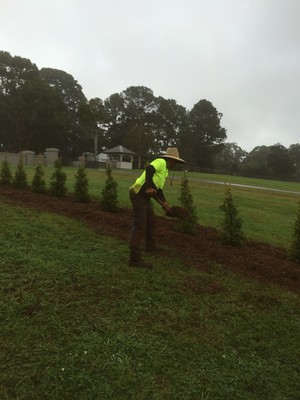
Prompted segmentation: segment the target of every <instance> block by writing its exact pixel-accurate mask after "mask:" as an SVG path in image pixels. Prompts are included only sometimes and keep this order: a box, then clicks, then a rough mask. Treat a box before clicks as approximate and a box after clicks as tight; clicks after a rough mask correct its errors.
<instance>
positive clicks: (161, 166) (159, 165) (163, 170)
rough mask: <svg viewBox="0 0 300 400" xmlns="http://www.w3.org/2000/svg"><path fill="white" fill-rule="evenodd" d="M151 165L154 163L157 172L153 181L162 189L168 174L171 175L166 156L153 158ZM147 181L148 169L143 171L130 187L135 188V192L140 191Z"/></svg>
mask: <svg viewBox="0 0 300 400" xmlns="http://www.w3.org/2000/svg"><path fill="white" fill-rule="evenodd" d="M150 165H153V167H154V168H155V171H156V172H155V173H154V175H153V178H152V180H153V183H154V185H155V186H156V188H157V189H162V188H163V187H164V184H165V181H166V179H167V176H168V175H169V170H168V168H167V162H166V160H165V159H164V158H156V159H155V160H153V161H152V162H151V163H150ZM145 181H146V171H144V172H143V173H142V175H141V176H140V177H139V178H137V180H136V181H135V182H134V184H133V185H132V186H131V187H130V189H133V190H134V192H135V193H138V192H139V191H140V190H141V187H142V186H143V184H144V183H145Z"/></svg>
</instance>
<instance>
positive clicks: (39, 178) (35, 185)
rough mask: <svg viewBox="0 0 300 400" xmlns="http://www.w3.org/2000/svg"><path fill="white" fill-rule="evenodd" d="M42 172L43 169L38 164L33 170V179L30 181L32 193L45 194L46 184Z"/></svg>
mask: <svg viewBox="0 0 300 400" xmlns="http://www.w3.org/2000/svg"><path fill="white" fill-rule="evenodd" d="M44 176H45V174H44V170H43V167H42V166H41V165H40V164H39V165H37V166H36V168H35V173H34V177H33V180H32V184H31V187H32V191H33V192H35V193H45V191H46V182H45V178H44Z"/></svg>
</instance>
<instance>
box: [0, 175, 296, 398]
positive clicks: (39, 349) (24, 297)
mask: <svg viewBox="0 0 300 400" xmlns="http://www.w3.org/2000/svg"><path fill="white" fill-rule="evenodd" d="M93 173H95V174H96V172H93ZM97 176H98V175H97ZM130 178H132V176H130ZM128 181H129V179H128ZM102 182H103V176H102ZM120 182H121V180H120ZM124 182H125V180H122V185H123V184H124V190H125V187H126V185H127V183H128V182H127V181H126V185H125V183H124ZM98 185H99V186H98ZM96 186H97V189H96ZM100 186H101V183H100V179H99V183H98V182H97V184H95V190H98V189H99V187H100ZM122 187H123V186H122ZM122 190H123V189H122ZM207 190H208V188H207ZM211 190H212V192H214V189H211ZM199 193H201V194H203V190H200V189H199ZM220 195H221V193H220ZM203 198H204V196H201V201H205V200H203ZM215 198H217V196H215ZM238 199H239V203H240V204H241V207H242V206H243V204H242V199H245V198H243V196H241V195H239V196H238ZM258 201H259V200H258ZM281 201H282V200H280V202H281ZM215 202H216V203H217V201H216V200H215ZM248 206H249V204H248ZM279 208H280V207H279ZM0 223H1V231H0V238H1V257H0V315H1V319H0V399H1V400H8V399H9V400H12V399H14V400H16V399H20V400H41V399H43V400H44V399H45V400H46V399H49V400H62V399H66V400H69V399H70V400H71V399H78V400H92V399H93V400H94V399H99V400H100V399H101V400H103V399H104V400H106V399H107V400H111V399H120V400H124V399H134V400H135V399H137V400H139V399H140V400H144V399H170V400H173V399H178V400H187V399H189V400H190V399H197V400H198V399H211V400H216V399H218V400H221V399H224V400H228V399H234V400H239V399H241V400H242V399H245V400H252V399H253V400H258V399H259V400H296V399H299V398H300V385H299V355H300V354H299V348H300V346H299V344H300V342H299V317H300V312H299V310H300V307H299V298H298V297H297V296H296V295H295V294H293V293H290V292H288V291H284V290H281V289H278V288H277V287H275V286H273V285H265V284H264V285H260V284H257V283H256V282H255V281H250V280H244V279H242V278H241V277H238V276H235V275H233V274H231V273H229V272H228V271H226V270H225V269H223V268H222V266H221V265H216V264H214V265H211V266H210V271H209V272H202V271H199V270H194V269H186V268H184V267H183V266H182V265H181V264H180V263H179V262H177V263H176V262H174V260H172V261H170V260H169V259H168V258H167V257H165V258H155V257H154V258H153V259H152V262H153V264H155V268H154V269H153V270H150V271H145V270H138V269H130V268H129V267H127V265H126V262H127V259H128V248H127V243H124V242H122V241H117V240H114V239H112V238H108V237H102V236H99V235H97V234H96V233H95V232H94V231H92V230H90V229H88V227H87V226H85V225H84V224H82V223H80V222H78V221H75V220H71V219H68V218H64V217H61V216H58V215H53V214H48V213H38V212H36V211H34V210H29V209H25V208H18V207H12V206H8V205H7V204H5V203H1V201H0ZM216 289H217V290H216Z"/></svg>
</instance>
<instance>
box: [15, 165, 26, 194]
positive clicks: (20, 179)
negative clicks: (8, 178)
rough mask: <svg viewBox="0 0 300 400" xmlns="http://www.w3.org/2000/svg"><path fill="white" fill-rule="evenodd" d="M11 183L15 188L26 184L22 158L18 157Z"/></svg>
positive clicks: (23, 186) (24, 186) (20, 187)
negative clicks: (18, 160)
mask: <svg viewBox="0 0 300 400" xmlns="http://www.w3.org/2000/svg"><path fill="white" fill-rule="evenodd" d="M13 185H14V187H15V188H16V189H25V188H26V187H27V186H28V184H27V175H26V172H25V169H24V165H23V162H22V158H20V162H19V164H18V166H17V169H16V172H15V175H14V178H13Z"/></svg>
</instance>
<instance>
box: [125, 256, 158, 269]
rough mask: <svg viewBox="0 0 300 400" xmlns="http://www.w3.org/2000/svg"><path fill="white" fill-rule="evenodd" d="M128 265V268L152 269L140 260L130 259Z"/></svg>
mask: <svg viewBox="0 0 300 400" xmlns="http://www.w3.org/2000/svg"><path fill="white" fill-rule="evenodd" d="M128 264H129V266H130V267H135V268H146V269H152V268H153V267H152V265H151V264H149V263H148V262H147V261H144V260H142V259H141V258H138V259H132V258H131V259H130V260H129V263H128Z"/></svg>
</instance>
